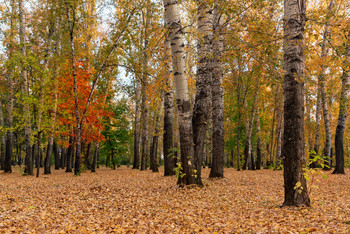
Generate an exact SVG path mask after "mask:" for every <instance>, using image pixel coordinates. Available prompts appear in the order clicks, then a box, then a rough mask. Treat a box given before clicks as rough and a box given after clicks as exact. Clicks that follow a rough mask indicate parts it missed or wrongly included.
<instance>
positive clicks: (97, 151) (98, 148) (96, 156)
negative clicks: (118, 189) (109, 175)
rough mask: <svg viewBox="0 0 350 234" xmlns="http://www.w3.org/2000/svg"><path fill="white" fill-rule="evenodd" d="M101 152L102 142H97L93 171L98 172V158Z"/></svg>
mask: <svg viewBox="0 0 350 234" xmlns="http://www.w3.org/2000/svg"><path fill="white" fill-rule="evenodd" d="M99 152H100V142H97V143H96V147H95V153H94V160H93V162H92V166H91V172H96V167H97V158H98V154H99Z"/></svg>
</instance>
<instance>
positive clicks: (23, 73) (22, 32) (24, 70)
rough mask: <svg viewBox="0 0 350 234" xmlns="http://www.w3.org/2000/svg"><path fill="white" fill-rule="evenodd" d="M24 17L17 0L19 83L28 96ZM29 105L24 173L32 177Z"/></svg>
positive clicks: (26, 112)
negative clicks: (19, 56)
mask: <svg viewBox="0 0 350 234" xmlns="http://www.w3.org/2000/svg"><path fill="white" fill-rule="evenodd" d="M25 33H26V32H25V16H24V2H23V0H19V38H20V50H21V55H22V59H23V60H24V61H22V68H21V81H22V82H23V86H22V92H23V96H24V97H26V96H27V95H29V80H28V75H27V68H26V61H25V59H26V57H27V53H26V45H25V43H26V42H25ZM24 100H25V99H24ZM29 108H30V107H29V103H27V101H24V103H23V113H24V118H25V126H24V135H25V145H26V156H25V173H26V175H33V174H34V173H33V155H32V143H31V134H32V128H31V118H30V109H29Z"/></svg>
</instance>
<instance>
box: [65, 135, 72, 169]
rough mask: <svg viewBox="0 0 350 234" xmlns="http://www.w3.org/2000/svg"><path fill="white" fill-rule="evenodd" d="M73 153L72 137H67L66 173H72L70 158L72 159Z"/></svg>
mask: <svg viewBox="0 0 350 234" xmlns="http://www.w3.org/2000/svg"><path fill="white" fill-rule="evenodd" d="M73 151H74V142H73V137H72V136H70V137H69V146H68V151H67V166H66V172H72V165H73V164H72V158H73Z"/></svg>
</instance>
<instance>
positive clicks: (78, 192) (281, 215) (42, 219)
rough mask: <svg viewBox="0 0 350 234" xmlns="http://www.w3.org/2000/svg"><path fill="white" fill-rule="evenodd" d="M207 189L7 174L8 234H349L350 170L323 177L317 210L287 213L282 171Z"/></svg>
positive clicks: (139, 180) (148, 177)
mask: <svg viewBox="0 0 350 234" xmlns="http://www.w3.org/2000/svg"><path fill="white" fill-rule="evenodd" d="M208 174H209V169H204V171H203V178H204V183H205V186H204V188H197V187H194V188H179V187H177V186H176V178H175V177H164V176H162V175H163V172H162V168H161V172H160V173H152V172H151V171H142V172H141V171H138V170H131V169H130V168H126V167H120V168H118V169H117V170H115V171H114V170H111V169H109V168H100V169H98V171H97V173H91V172H85V173H82V175H81V176H79V177H75V176H73V175H72V173H69V174H67V173H65V172H64V171H63V170H59V171H55V170H52V174H51V175H41V176H40V178H36V177H30V176H21V174H20V170H19V168H18V167H17V168H15V170H14V172H13V173H12V174H4V173H1V174H0V232H1V233H3V232H11V231H12V232H16V233H17V232H24V233H26V232H55V233H56V232H69V233H91V232H102V231H105V232H107V233H110V232H115V233H125V232H131V233H132V232H135V231H137V232H138V233H157V232H160V233H163V232H168V233H173V232H180V233H190V232H192V233H193V232H195V233H196V232H205V233H208V232H210V233H212V232H219V233H270V232H275V233H276V232H281V233H295V232H302V233H303V232H305V233H308V232H316V233H322V232H324V233H331V232H333V233H349V232H350V170H349V169H347V170H346V175H331V174H330V172H326V174H327V175H328V179H323V178H322V177H321V176H317V178H316V179H317V180H318V179H319V181H317V180H316V179H315V180H314V182H313V185H316V186H318V187H319V188H312V191H311V194H310V196H311V203H312V205H311V207H299V208H280V205H281V204H282V202H283V196H284V195H283V174H282V171H273V170H261V171H241V172H237V171H236V170H235V169H225V178H224V179H217V180H209V179H207V178H208Z"/></svg>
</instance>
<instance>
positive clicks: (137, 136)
mask: <svg viewBox="0 0 350 234" xmlns="http://www.w3.org/2000/svg"><path fill="white" fill-rule="evenodd" d="M140 92H141V90H140V81H138V80H137V81H136V102H135V125H134V128H135V129H134V163H133V167H132V169H139V168H140Z"/></svg>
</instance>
